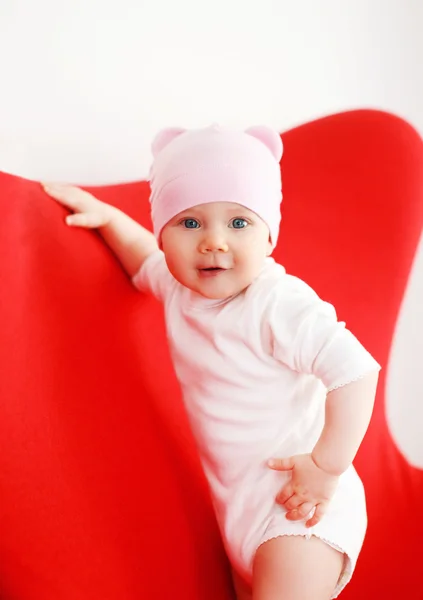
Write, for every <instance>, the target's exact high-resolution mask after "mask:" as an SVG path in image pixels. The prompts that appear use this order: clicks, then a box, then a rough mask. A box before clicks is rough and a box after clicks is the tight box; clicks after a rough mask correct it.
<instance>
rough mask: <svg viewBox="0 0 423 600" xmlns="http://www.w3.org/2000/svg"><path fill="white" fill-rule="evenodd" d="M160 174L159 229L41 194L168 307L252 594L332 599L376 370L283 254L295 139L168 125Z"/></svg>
mask: <svg viewBox="0 0 423 600" xmlns="http://www.w3.org/2000/svg"><path fill="white" fill-rule="evenodd" d="M152 151H153V156H154V161H153V165H152V168H151V174H150V183H151V196H150V202H151V215H152V221H153V227H154V235H153V234H152V233H150V232H149V231H147V230H146V229H145V228H143V227H142V226H141V225H139V224H138V223H137V222H135V221H133V220H132V219H131V218H129V217H128V216H127V215H125V214H124V213H122V212H121V211H119V210H118V209H116V208H114V207H112V206H110V205H108V204H106V203H103V202H100V201H99V200H98V199H96V198H94V197H93V196H92V195H90V194H89V193H87V192H85V191H83V190H81V189H79V188H76V187H70V186H62V185H54V184H43V185H44V189H45V190H46V192H47V193H48V194H49V195H50V196H52V197H53V198H55V199H56V200H58V201H59V202H60V203H61V204H63V205H64V206H66V207H68V208H69V209H70V210H71V211H72V213H73V214H70V215H68V216H67V217H66V222H67V224H68V225H71V226H79V227H86V228H96V229H98V230H99V232H100V233H101V235H102V237H103V239H104V241H105V242H106V243H107V244H108V245H109V246H110V248H111V249H112V251H113V252H114V253H115V254H116V256H117V257H118V259H119V260H120V262H121V264H122V267H123V268H124V269H125V271H126V272H127V273H128V275H129V276H130V277H131V279H132V281H133V283H134V285H135V286H136V287H137V288H138V289H140V290H148V291H150V292H152V293H153V294H154V295H155V296H156V297H157V298H159V299H160V300H161V301H163V304H164V308H165V315H166V324H167V333H168V339H169V344H170V349H171V354H172V358H173V362H174V366H175V370H176V374H177V377H178V379H179V382H180V385H181V388H182V392H183V397H184V402H185V405H186V410H187V413H188V416H189V419H190V423H191V426H192V430H193V433H194V436H195V438H196V441H197V444H198V449H199V453H200V457H201V461H202V465H203V468H204V471H205V474H206V477H207V479H208V482H209V485H210V490H211V494H212V499H213V505H214V508H215V512H216V517H217V521H218V524H219V527H220V531H221V534H222V538H223V542H224V544H225V548H226V551H227V554H228V557H229V560H230V562H231V564H232V568H233V573H234V582H235V588H236V591H237V595H238V599H239V600H247V599H249V598H251V597H252V598H253V599H254V600H328V599H329V598H335V597H337V596H338V595H339V593H340V592H341V590H342V589H343V588H344V587H345V585H346V584H347V583H348V581H349V580H350V578H351V575H352V573H353V570H354V567H355V564H356V561H357V557H358V555H359V552H360V549H361V546H362V543H363V539H364V535H365V530H366V523H367V520H366V505H365V496H364V490H363V486H362V483H361V481H360V479H359V477H358V475H357V473H356V471H355V470H354V467H353V466H352V462H353V459H354V457H355V455H356V453H357V450H358V448H359V446H360V444H361V442H362V439H363V437H364V435H365V432H366V429H367V427H368V424H369V420H370V417H371V413H372V409H373V403H374V398H375V391H376V386H377V379H378V372H379V369H380V367H379V365H378V363H377V362H376V361H375V360H374V359H373V358H372V356H371V355H370V354H369V353H368V352H367V351H366V350H365V349H364V348H363V347H362V345H361V344H360V343H359V342H358V341H357V339H356V338H355V337H354V336H353V335H352V333H350V332H349V331H348V330H347V329H346V328H345V324H344V323H340V322H338V321H337V317H336V313H335V310H334V308H333V307H332V306H331V305H330V304H328V303H326V302H324V301H322V300H321V299H320V298H319V297H318V296H317V295H316V293H315V292H314V291H313V290H312V289H311V288H310V287H308V285H307V284H305V283H304V282H303V281H301V280H300V279H298V278H296V277H294V276H292V275H288V274H287V273H286V272H285V270H284V268H283V267H282V266H281V265H278V264H276V263H275V261H274V260H273V259H272V258H270V255H271V253H272V250H273V248H274V247H275V245H276V242H277V238H278V231H279V224H280V204H281V200H282V194H281V171H280V160H281V157H282V142H281V138H280V136H279V135H278V134H277V133H276V132H275V131H273V130H271V129H269V128H267V127H253V128H250V129H248V130H246V131H243V132H242V131H234V130H230V129H225V128H220V127H218V126H212V127H209V128H205V129H198V130H192V131H187V130H183V129H167V130H164V131H162V132H160V133H159V134H158V135H157V137H156V138H155V140H154V142H153V145H152Z"/></svg>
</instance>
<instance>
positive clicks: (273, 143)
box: [245, 125, 283, 162]
mask: <svg viewBox="0 0 423 600" xmlns="http://www.w3.org/2000/svg"><path fill="white" fill-rule="evenodd" d="M245 133H248V135H252V136H253V137H255V138H257V139H258V140H260V142H262V143H263V144H264V145H265V146H266V147H267V148H268V149H269V150H270V152H271V153H272V154H273V156H274V158H275V159H276V160H277V161H278V162H280V160H281V158H282V153H283V144H282V140H281V136H280V135H279V134H278V133H277V132H276V131H274V130H273V129H270V127H266V126H265V125H256V126H255V127H249V128H248V129H246V131H245Z"/></svg>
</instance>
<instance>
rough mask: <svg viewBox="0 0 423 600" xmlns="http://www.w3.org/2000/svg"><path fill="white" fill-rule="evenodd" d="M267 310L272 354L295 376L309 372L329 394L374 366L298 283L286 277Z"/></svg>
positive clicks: (333, 313)
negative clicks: (294, 373)
mask: <svg viewBox="0 0 423 600" xmlns="http://www.w3.org/2000/svg"><path fill="white" fill-rule="evenodd" d="M274 291H275V293H274V295H273V296H272V298H271V302H270V305H269V308H268V315H267V317H268V325H269V327H270V337H271V340H272V349H273V356H274V357H275V358H276V359H277V360H279V361H281V362H283V363H284V364H286V365H287V366H289V367H290V368H291V369H293V370H295V371H298V372H300V373H307V374H312V375H314V376H315V377H317V378H318V379H320V380H321V381H322V382H323V384H324V385H325V386H326V388H327V389H328V390H329V391H331V390H333V389H336V388H339V387H342V386H344V385H346V384H348V383H351V382H352V381H356V380H358V379H361V378H362V377H364V376H365V375H367V374H368V373H371V372H373V371H379V370H380V365H379V364H378V363H377V362H376V360H375V359H374V358H373V357H372V356H371V354H370V353H369V352H368V351H367V350H366V349H365V348H364V347H363V346H362V344H361V343H360V342H359V341H358V339H357V338H356V337H355V336H354V335H353V334H352V333H351V332H350V331H349V330H348V329H346V327H345V323H343V322H340V321H338V319H337V315H336V311H335V309H334V307H333V306H332V305H331V304H329V303H327V302H324V301H323V300H321V299H320V298H319V297H318V295H317V294H316V293H315V292H314V291H313V290H312V289H311V288H310V287H309V286H308V285H307V284H305V283H304V282H303V281H301V280H300V279H298V278H296V277H292V276H290V275H286V276H285V277H284V281H283V283H281V284H280V285H278V286H277V289H276V290H274Z"/></svg>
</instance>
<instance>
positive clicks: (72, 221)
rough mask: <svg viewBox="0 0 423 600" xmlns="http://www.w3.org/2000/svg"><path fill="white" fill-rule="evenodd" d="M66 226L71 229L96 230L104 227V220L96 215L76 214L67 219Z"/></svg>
mask: <svg viewBox="0 0 423 600" xmlns="http://www.w3.org/2000/svg"><path fill="white" fill-rule="evenodd" d="M66 224H67V225H69V226H71V227H86V228H87V229H94V228H96V227H101V226H102V225H104V219H103V217H102V216H101V215H99V214H96V213H76V214H74V215H68V216H67V217H66Z"/></svg>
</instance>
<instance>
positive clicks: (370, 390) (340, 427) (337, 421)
mask: <svg viewBox="0 0 423 600" xmlns="http://www.w3.org/2000/svg"><path fill="white" fill-rule="evenodd" d="M378 378H379V373H378V372H373V373H369V374H368V375H366V376H365V377H363V378H362V379H359V380H358V381H354V382H352V383H348V384H347V385H345V386H343V387H340V388H338V389H335V390H332V391H331V392H329V394H328V395H327V398H326V407H325V425H324V427H323V431H322V433H321V435H320V438H319V440H318V441H317V443H316V445H315V447H314V449H313V452H312V458H313V460H314V461H315V463H316V464H317V465H318V466H319V467H320V468H321V469H323V470H324V471H326V472H328V473H332V474H333V475H340V474H341V473H343V472H344V471H345V470H346V469H347V468H348V467H349V466H350V465H351V463H352V462H353V460H354V458H355V455H356V453H357V451H358V449H359V447H360V444H361V442H362V440H363V438H364V435H365V433H366V430H367V427H368V425H369V422H370V418H371V415H372V411H373V405H374V401H375V395H376V387H377V382H378Z"/></svg>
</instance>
